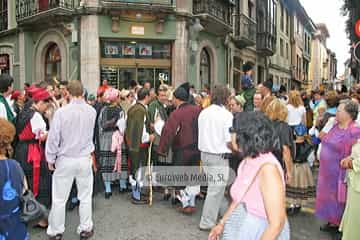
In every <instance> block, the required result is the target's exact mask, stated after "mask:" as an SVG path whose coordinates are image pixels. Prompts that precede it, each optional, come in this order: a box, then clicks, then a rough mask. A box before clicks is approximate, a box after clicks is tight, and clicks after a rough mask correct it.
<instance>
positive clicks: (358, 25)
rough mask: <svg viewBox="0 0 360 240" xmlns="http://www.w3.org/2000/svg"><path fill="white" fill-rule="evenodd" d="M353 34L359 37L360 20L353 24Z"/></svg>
mask: <svg viewBox="0 0 360 240" xmlns="http://www.w3.org/2000/svg"><path fill="white" fill-rule="evenodd" d="M355 33H356V35H357V36H358V37H360V19H359V20H357V21H356V23H355Z"/></svg>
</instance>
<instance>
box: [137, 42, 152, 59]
mask: <svg viewBox="0 0 360 240" xmlns="http://www.w3.org/2000/svg"><path fill="white" fill-rule="evenodd" d="M139 56H144V57H151V56H152V46H151V45H147V44H139Z"/></svg>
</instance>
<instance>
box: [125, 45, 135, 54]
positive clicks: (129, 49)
mask: <svg viewBox="0 0 360 240" xmlns="http://www.w3.org/2000/svg"><path fill="white" fill-rule="evenodd" d="M123 54H124V56H135V45H129V44H124V45H123Z"/></svg>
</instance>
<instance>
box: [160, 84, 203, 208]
mask: <svg viewBox="0 0 360 240" xmlns="http://www.w3.org/2000/svg"><path fill="white" fill-rule="evenodd" d="M189 96H190V93H189V83H185V84H183V85H181V86H180V87H178V88H177V89H176V90H175V92H174V103H175V106H176V110H175V111H174V112H172V113H171V115H170V116H169V118H168V120H167V121H166V123H165V126H164V128H163V130H162V132H161V138H160V143H159V147H158V153H159V154H161V155H166V153H167V152H168V149H169V148H170V146H171V147H172V150H173V165H174V166H178V167H183V166H186V167H189V166H193V167H195V166H199V164H200V152H199V150H198V144H197V141H198V127H197V121H198V117H199V114H200V111H201V108H200V107H198V106H195V105H192V104H190V103H188V101H189ZM177 186H178V190H179V195H178V199H179V200H180V201H181V203H182V208H179V211H181V212H183V213H194V212H195V211H196V208H195V197H196V195H197V194H198V193H199V192H200V186H196V184H193V186H186V188H185V189H184V187H185V186H181V183H179V184H178V185H177ZM180 189H181V190H180Z"/></svg>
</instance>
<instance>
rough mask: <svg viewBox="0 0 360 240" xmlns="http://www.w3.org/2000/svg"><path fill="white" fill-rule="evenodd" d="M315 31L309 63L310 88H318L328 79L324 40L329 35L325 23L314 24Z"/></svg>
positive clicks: (326, 53) (327, 59)
mask: <svg viewBox="0 0 360 240" xmlns="http://www.w3.org/2000/svg"><path fill="white" fill-rule="evenodd" d="M316 28H317V31H316V32H315V34H314V35H313V41H312V49H311V59H312V60H311V63H310V78H309V80H310V82H311V86H312V89H315V88H319V87H320V86H321V85H322V84H323V83H324V82H327V81H328V77H329V74H328V66H329V63H328V61H329V58H328V52H327V47H326V40H327V39H328V38H329V37H330V35H329V31H328V29H327V27H326V25H325V24H316Z"/></svg>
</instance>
